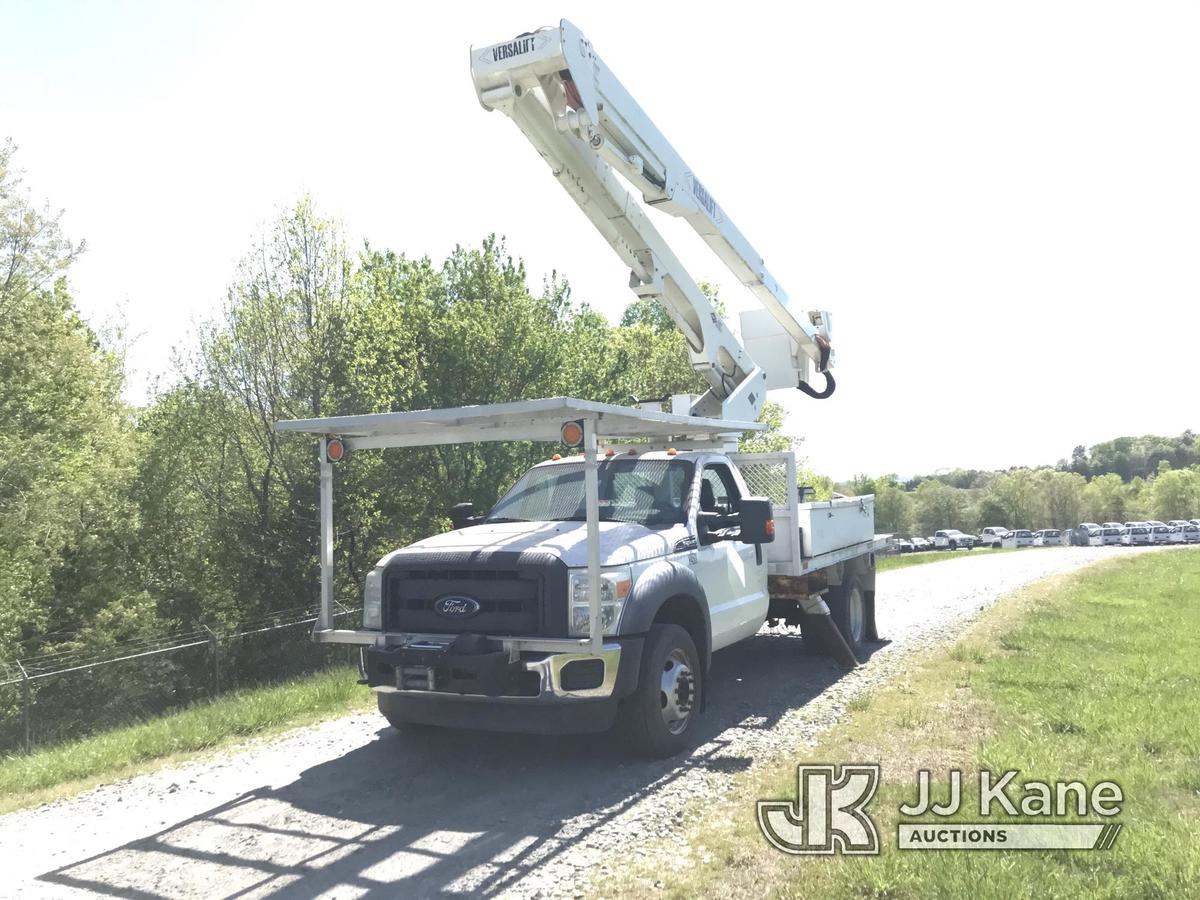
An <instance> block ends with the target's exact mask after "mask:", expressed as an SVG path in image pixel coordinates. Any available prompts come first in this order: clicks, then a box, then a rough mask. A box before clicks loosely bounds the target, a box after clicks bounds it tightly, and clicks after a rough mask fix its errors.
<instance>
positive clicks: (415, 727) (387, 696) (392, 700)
mask: <svg viewBox="0 0 1200 900" xmlns="http://www.w3.org/2000/svg"><path fill="white" fill-rule="evenodd" d="M375 699H376V702H377V703H378V704H379V712H380V715H382V716H383V717H384V718H385V719H387V721H388V724H389V725H391V726H392V727H393V728H395V729H396V730H397V731H403V732H404V733H405V734H420V733H421V732H425V731H433V730H434V729H436V728H437V727H438V726H436V725H426V724H425V723H423V722H413V721H410V720H409V719H407V718H405V716H404V698H403V697H401V696H399V695H397V694H391V693H383V692H379V693H376V694H375Z"/></svg>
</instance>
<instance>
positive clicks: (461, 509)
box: [450, 503, 475, 528]
mask: <svg viewBox="0 0 1200 900" xmlns="http://www.w3.org/2000/svg"><path fill="white" fill-rule="evenodd" d="M474 519H475V504H474V503H455V504H454V505H453V506H452V507H450V522H451V524H452V525H453V526H454V527H455V528H466V527H467V526H468V525H471V524H473V523H474Z"/></svg>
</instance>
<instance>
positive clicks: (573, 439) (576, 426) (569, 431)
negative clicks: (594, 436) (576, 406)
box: [559, 422, 583, 447]
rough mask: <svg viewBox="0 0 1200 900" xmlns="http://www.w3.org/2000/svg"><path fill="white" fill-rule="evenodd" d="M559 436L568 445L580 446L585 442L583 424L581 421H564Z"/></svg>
mask: <svg viewBox="0 0 1200 900" xmlns="http://www.w3.org/2000/svg"><path fill="white" fill-rule="evenodd" d="M559 436H560V437H562V442H563V443H564V444H566V445H567V446H568V447H578V446H579V445H580V444H582V443H583V424H582V423H581V422H564V423H563V427H562V429H561V430H560V431H559Z"/></svg>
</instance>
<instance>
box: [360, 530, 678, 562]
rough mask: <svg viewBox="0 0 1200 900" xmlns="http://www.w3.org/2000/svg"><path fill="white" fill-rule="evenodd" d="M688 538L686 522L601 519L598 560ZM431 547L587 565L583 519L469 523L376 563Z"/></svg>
mask: <svg viewBox="0 0 1200 900" xmlns="http://www.w3.org/2000/svg"><path fill="white" fill-rule="evenodd" d="M687 536H688V530H687V526H685V525H672V526H670V527H669V528H662V529H658V530H652V529H650V528H646V527H645V526H643V525H635V524H633V523H630V522H601V523H600V564H601V565H602V566H618V565H623V564H628V563H633V562H639V561H641V560H645V559H654V558H655V557H659V556H665V555H666V554H668V553H671V552H673V551H674V549H675V542H676V541H679V540H682V539H683V538H685V537H687ZM430 550H459V551H462V550H468V551H469V550H487V551H497V550H501V551H509V552H515V553H520V552H523V551H529V550H532V551H542V552H547V553H553V554H554V555H555V556H557V557H558V558H559V559H561V560H562V561H563V562H565V563H566V564H567V566H568V567H569V568H573V569H574V568H582V567H584V566H586V565H587V525H586V524H585V523H583V522H499V523H497V524H494V525H472V526H471V527H469V528H460V529H458V530H456V531H447V532H446V533H445V534H436V535H434V536H433V537H428V538H425V539H424V540H421V541H417V543H415V544H409V545H408V546H407V547H403V548H401V549H400V550H396V551H394V552H392V553H389V554H388V555H387V556H385V557H384V558H383V559H381V560H380V561H379V565H381V566H382V565H386V564H387V563H388V562H390V561H391V560H392V559H394V558H396V557H397V556H403V555H404V554H406V553H408V552H410V551H411V552H427V551H430Z"/></svg>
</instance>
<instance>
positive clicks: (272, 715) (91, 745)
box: [0, 668, 375, 812]
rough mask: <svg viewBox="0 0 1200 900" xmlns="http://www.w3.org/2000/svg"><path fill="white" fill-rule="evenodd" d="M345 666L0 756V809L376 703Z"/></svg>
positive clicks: (25, 804) (14, 807) (365, 707)
mask: <svg viewBox="0 0 1200 900" xmlns="http://www.w3.org/2000/svg"><path fill="white" fill-rule="evenodd" d="M357 681H358V672H357V671H356V670H354V669H350V668H338V669H327V670H326V671H324V672H319V673H317V674H315V675H309V676H306V677H304V678H297V679H295V680H292V681H287V682H284V683H282V684H277V685H272V686H270V687H264V688H258V689H255V690H246V691H238V692H235V693H229V694H226V695H225V696H223V697H220V698H218V699H216V700H212V701H208V702H204V703H197V704H195V705H194V706H190V707H188V708H187V709H185V710H182V711H180V712H177V713H172V714H171V715H167V716H163V717H162V718H158V719H154V720H152V721H149V722H144V723H141V724H138V725H130V726H128V727H126V728H119V729H115V730H113V731H108V732H105V733H103V734H98V735H96V736H94V737H89V738H84V739H83V740H80V741H75V742H73V743H69V744H62V745H59V746H55V747H47V748H45V749H41V750H35V751H34V752H33V753H31V754H30V755H28V756H13V757H6V758H4V759H0V812H7V811H9V810H12V809H17V808H21V807H25V806H33V805H35V804H38V803H44V802H46V801H48V800H52V799H55V798H56V797H60V796H64V795H66V794H70V793H75V792H77V791H79V790H83V789H85V788H88V787H91V786H93V785H95V784H99V783H101V782H103V781H113V780H115V779H118V778H123V777H127V776H129V775H133V774H136V773H137V772H140V771H145V770H147V769H150V768H155V767H157V766H158V765H161V764H162V763H163V762H165V761H168V760H171V761H177V760H182V759H186V758H188V757H190V756H195V755H197V754H198V753H201V752H203V751H206V750H211V749H213V748H217V747H220V746H223V745H227V744H231V743H233V742H235V741H238V740H240V739H243V738H246V737H249V736H253V735H265V734H270V733H273V732H277V731H282V730H283V729H286V728H291V727H295V726H299V725H304V724H308V723H311V722H315V721H317V720H319V719H325V718H330V717H332V716H335V715H339V714H342V713H349V712H353V711H355V710H363V709H373V708H374V705H375V696H374V694H372V693H371V692H370V691H368V690H367V689H366V688H363V687H361V686H360V685H359V684H358V683H357Z"/></svg>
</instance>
